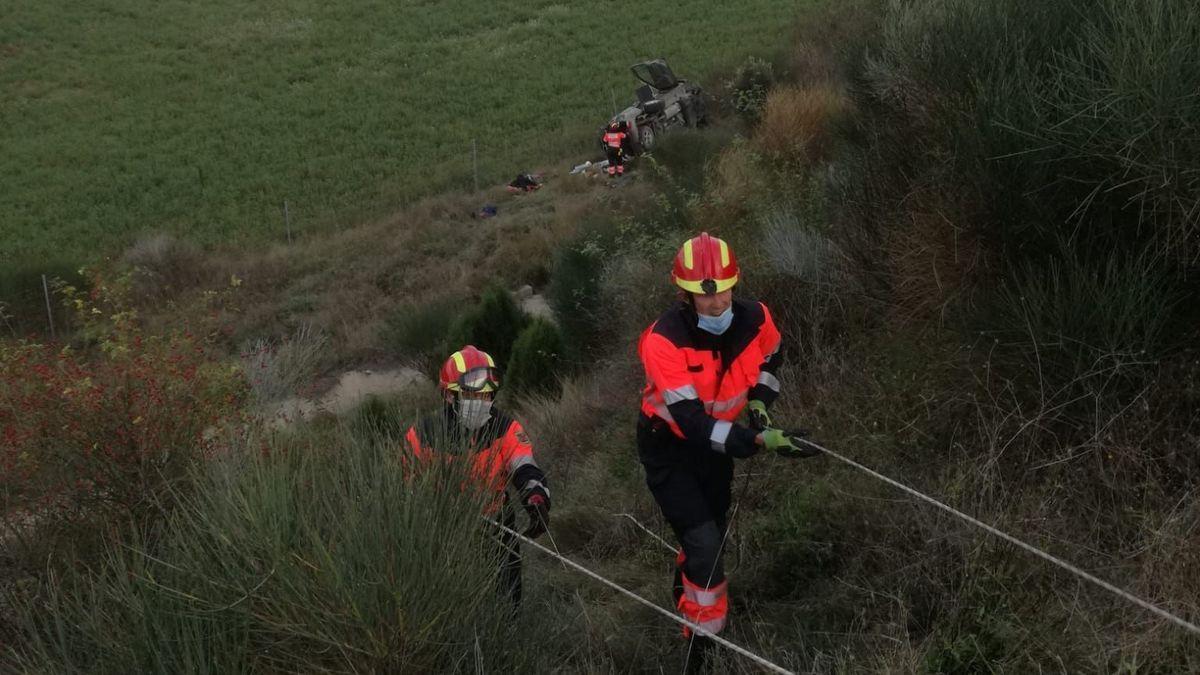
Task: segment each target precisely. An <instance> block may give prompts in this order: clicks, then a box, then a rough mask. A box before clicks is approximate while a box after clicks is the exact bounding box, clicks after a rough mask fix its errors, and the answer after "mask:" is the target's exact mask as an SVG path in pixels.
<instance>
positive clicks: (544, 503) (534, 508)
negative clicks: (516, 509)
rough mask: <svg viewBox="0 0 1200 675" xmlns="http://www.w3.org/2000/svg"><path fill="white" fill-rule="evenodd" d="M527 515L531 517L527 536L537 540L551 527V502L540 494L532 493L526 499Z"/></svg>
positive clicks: (526, 531) (526, 532)
mask: <svg viewBox="0 0 1200 675" xmlns="http://www.w3.org/2000/svg"><path fill="white" fill-rule="evenodd" d="M525 513H527V514H528V515H529V527H528V528H526V530H525V536H526V537H529V538H530V539H537V538H538V537H539V536H541V534H542V533H543V532H545V531H546V527H547V526H548V525H550V500H549V499H546V495H544V494H542V493H540V492H532V493H530V494H529V496H528V497H526V498H525Z"/></svg>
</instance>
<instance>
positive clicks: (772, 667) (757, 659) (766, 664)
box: [483, 517, 795, 675]
mask: <svg viewBox="0 0 1200 675" xmlns="http://www.w3.org/2000/svg"><path fill="white" fill-rule="evenodd" d="M483 520H484V521H485V522H488V523H491V524H492V525H495V526H496V527H498V528H500V529H501V530H503V531H505V532H507V533H509V534H511V535H512V536H514V537H516V538H517V539H520V540H521V541H523V542H525V543H526V544H529V545H530V546H532V547H534V548H535V549H537V550H539V551H541V552H542V553H545V554H546V555H548V556H551V557H554V558H558V559H559V560H560V561H561V562H562V563H563V564H564V565H567V566H569V567H571V569H573V570H575V571H576V572H579V573H580V574H583V575H585V576H588V577H591V578H592V579H594V580H596V581H599V582H600V583H602V584H604V585H605V586H608V587H609V588H611V589H613V590H614V591H617V592H618V593H621V594H622V595H625V596H626V597H628V598H630V599H631V600H635V601H637V602H639V603H641V604H643V605H645V606H646V607H649V608H650V609H653V610H654V611H656V612H658V613H659V614H662V615H663V616H665V617H667V618H668V619H670V620H672V621H674V622H676V623H678V624H681V625H684V626H687V627H688V628H690V629H691V630H692V633H693V634H696V633H702V634H704V635H706V636H708V637H709V639H711V640H712V641H713V642H715V643H717V644H719V645H721V646H722V647H725V648H727V649H729V650H731V651H734V652H736V653H738V654H740V655H742V656H744V657H746V658H747V659H749V660H751V661H753V662H754V663H757V664H758V665H760V666H762V667H763V668H764V669H766V670H769V671H771V672H773V673H782V675H795V673H793V672H792V671H790V670H788V669H786V668H784V667H782V666H779V665H776V664H774V663H772V662H770V661H768V660H766V659H765V658H763V657H761V656H759V655H758V654H755V653H754V652H751V651H749V650H747V649H745V648H744V647H739V646H738V645H735V644H734V643H732V642H730V641H728V640H726V639H725V638H722V637H720V636H718V635H714V634H712V633H709V632H708V631H706V630H704V629H703V628H701V627H700V626H699V625H697V624H694V623H692V622H691V621H688V620H687V619H684V618H683V617H680V616H676V615H675V614H673V613H671V612H669V611H667V610H665V609H663V608H662V607H659V606H658V605H656V604H654V603H653V602H650V601H649V600H647V599H645V598H643V597H642V596H640V595H638V594H637V593H634V592H633V591H631V590H629V589H627V588H625V587H623V586H619V585H617V584H616V583H614V582H612V581H609V580H608V579H605V578H604V577H602V576H600V575H599V574H596V573H595V572H593V571H591V570H589V569H588V568H586V567H584V566H583V565H580V564H579V563H577V562H575V561H574V560H571V559H570V558H568V557H566V556H564V555H561V554H559V553H555V552H554V551H551V550H550V549H548V548H546V547H545V546H542V545H541V544H539V543H537V542H536V541H534V540H532V539H530V538H529V537H526V536H525V535H523V534H521V533H519V532H517V531H515V530H513V529H512V528H509V527H506V526H504V525H502V524H500V523H497V522H496V521H494V520H491V519H489V518H486V517H484V518H483Z"/></svg>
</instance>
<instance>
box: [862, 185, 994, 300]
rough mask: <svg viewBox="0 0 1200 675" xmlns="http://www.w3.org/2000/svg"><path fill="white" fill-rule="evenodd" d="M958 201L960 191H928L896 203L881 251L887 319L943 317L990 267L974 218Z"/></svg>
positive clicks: (967, 208)
mask: <svg viewBox="0 0 1200 675" xmlns="http://www.w3.org/2000/svg"><path fill="white" fill-rule="evenodd" d="M964 201H966V199H964V197H963V196H962V193H961V192H960V193H958V194H953V195H952V194H951V193H950V191H948V190H944V189H937V188H934V189H931V190H928V191H927V192H926V193H925V194H916V195H913V196H912V197H911V198H910V199H909V200H908V202H907V203H906V204H904V205H902V207H901V208H902V209H903V210H902V211H901V213H900V214H899V215H898V216H897V218H896V220H895V221H894V224H893V226H892V227H891V228H889V231H888V233H887V235H886V239H885V241H884V242H883V247H882V248H883V252H884V259H885V260H886V263H885V264H886V267H887V270H888V274H889V276H890V279H891V286H892V288H891V290H892V293H891V299H892V306H891V307H892V309H891V312H890V315H891V318H892V319H893V320H895V321H897V322H899V323H910V322H921V321H925V320H928V319H935V320H939V321H940V320H942V319H944V318H945V314H946V311H947V309H948V308H949V307H951V306H952V305H953V304H954V303H955V302H956V301H959V300H961V299H963V298H964V297H965V296H966V295H968V294H969V293H970V291H971V290H972V288H973V286H974V285H975V284H976V283H978V282H979V281H980V280H981V279H982V278H985V277H986V275H987V274H988V271H989V269H991V267H992V262H991V260H990V259H989V255H988V253H987V248H986V247H985V246H984V242H983V241H982V240H981V238H980V235H979V234H978V232H979V223H978V217H977V216H976V215H975V214H974V213H973V212H972V209H971V208H970V207H969V206H966V205H964V204H963V202H964Z"/></svg>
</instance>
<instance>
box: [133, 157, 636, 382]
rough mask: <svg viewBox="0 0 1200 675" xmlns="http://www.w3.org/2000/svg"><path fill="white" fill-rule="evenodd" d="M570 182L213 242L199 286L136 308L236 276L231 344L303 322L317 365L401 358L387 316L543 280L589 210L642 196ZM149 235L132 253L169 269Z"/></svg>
mask: <svg viewBox="0 0 1200 675" xmlns="http://www.w3.org/2000/svg"><path fill="white" fill-rule="evenodd" d="M571 185H572V187H571V188H570V189H569V190H559V189H558V188H559V186H560V183H559V182H558V177H557V176H555V175H554V174H550V175H548V176H547V183H546V186H545V187H544V188H543V189H541V190H539V191H538V192H535V193H532V194H528V195H516V196H514V195H510V194H508V193H507V192H506V191H505V190H504V188H503V187H497V188H492V189H489V190H487V191H484V192H482V193H480V194H466V193H459V194H449V195H442V196H439V197H435V198H429V199H425V200H422V201H421V202H419V203H416V204H414V205H412V206H410V207H407V208H405V209H402V210H400V211H399V212H397V213H396V214H395V215H394V216H391V217H388V218H384V219H380V220H377V221H374V222H369V223H364V224H361V225H358V226H355V227H352V228H347V229H344V230H342V231H340V232H337V233H333V234H328V235H318V236H313V237H310V238H305V239H302V240H300V241H297V242H296V243H294V244H292V245H287V244H283V243H279V244H275V245H272V246H269V247H266V248H263V249H250V250H242V251H232V250H215V251H212V252H210V253H207V254H206V255H205V256H204V257H203V258H202V259H200V261H199V263H200V266H201V268H202V269H205V270H208V271H207V273H206V276H205V278H204V280H203V283H200V284H193V285H186V286H185V287H182V288H180V287H178V286H177V285H170V286H164V287H162V288H157V289H155V293H154V294H153V295H154V298H155V299H156V302H155V303H154V304H149V303H148V304H147V306H146V307H145V310H146V311H147V313H148V314H151V315H153V314H154V313H155V312H156V311H158V312H159V313H160V314H161V315H162V318H163V319H164V320H166V319H168V318H169V317H170V316H171V315H172V310H171V308H170V307H167V306H165V303H160V302H158V300H159V299H166V300H173V301H175V304H176V305H180V304H184V303H186V301H187V296H188V294H189V293H191V294H199V293H202V292H203V291H204V290H206V288H213V287H217V286H227V285H228V284H229V281H230V279H231V278H234V277H236V278H237V279H238V280H239V281H240V289H239V293H238V306H239V308H240V309H238V310H237V311H236V312H233V311H231V313H230V314H229V315H228V316H227V317H226V318H227V319H228V323H229V324H231V325H232V326H234V330H235V332H234V334H233V335H232V336H231V337H232V343H233V345H238V344H244V343H247V342H251V341H254V340H257V339H274V338H277V337H278V336H284V335H290V334H291V333H292V332H293V331H294V330H296V328H298V327H299V326H301V325H311V326H312V327H313V328H314V329H316V330H319V331H321V332H322V333H324V334H325V335H327V336H328V338H329V349H328V350H327V352H326V355H325V361H324V362H323V365H324V367H326V368H329V367H333V366H337V365H346V364H352V363H363V362H371V363H396V362H400V361H404V360H405V358H406V357H405V355H403V354H396V353H394V352H393V351H391V350H389V349H388V348H387V345H384V344H383V343H382V342H381V339H380V333H381V330H380V329H381V326H382V323H383V320H384V319H385V317H387V316H388V315H389V314H390V313H392V312H394V311H396V310H397V309H398V308H400V307H402V306H404V305H409V304H412V303H414V302H423V301H425V300H429V299H431V298H437V297H443V296H446V295H448V294H449V295H454V296H456V297H470V296H472V295H474V294H476V293H478V292H479V290H480V289H482V288H483V287H484V286H486V285H487V284H489V283H493V282H497V281H498V282H500V283H502V284H504V285H506V286H509V287H512V288H515V287H518V286H520V285H523V284H527V283H528V284H532V285H533V286H534V287H535V288H536V287H540V286H542V285H544V284H545V283H546V281H547V277H548V266H549V261H550V260H551V259H552V258H553V252H554V251H555V250H556V249H557V248H558V246H559V245H560V244H561V243H562V242H563V241H565V240H567V239H569V238H571V237H573V236H575V234H576V233H577V231H578V228H579V226H580V223H581V221H583V220H584V219H585V218H586V217H588V215H589V214H590V213H592V212H594V211H596V210H598V209H606V210H611V211H615V212H617V213H632V212H635V211H636V210H638V209H639V208H641V207H642V206H643V205H644V204H645V203H646V200H648V199H649V198H650V197H649V186H648V185H646V184H645V182H635V183H633V184H632V185H629V186H627V188H626V189H622V190H620V191H613V190H610V189H609V188H608V186H607V184H606V183H604V182H603V181H595V182H590V183H585V184H583V185H582V186H581V185H579V184H577V183H572V184H571ZM484 203H493V204H496V205H497V206H498V207H499V215H498V216H496V217H495V218H490V219H486V220H479V219H475V218H472V217H471V216H470V214H471V213H472V212H473V211H475V210H476V209H478V208H479V206H480V205H481V204H484ZM152 242H153V245H151V244H149V243H148V244H144V245H142V246H141V247H139V248H138V250H137V254H136V255H133V254H131V256H130V260H131V262H133V261H137V262H139V264H142V265H149V266H151V267H152V268H153V269H155V270H157V269H168V270H169V269H171V265H170V264H169V261H170V259H171V257H170V255H168V253H170V252H172V251H175V250H177V249H176V248H175V246H174V244H173V243H171V241H170V240H167V239H165V238H164V239H156V240H152ZM161 276H162V275H161V274H160V275H159V276H156V277H154V278H155V279H158V278H160V277H161ZM151 318H152V319H153V317H151Z"/></svg>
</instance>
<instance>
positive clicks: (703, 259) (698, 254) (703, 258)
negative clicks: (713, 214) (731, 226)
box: [671, 232, 738, 295]
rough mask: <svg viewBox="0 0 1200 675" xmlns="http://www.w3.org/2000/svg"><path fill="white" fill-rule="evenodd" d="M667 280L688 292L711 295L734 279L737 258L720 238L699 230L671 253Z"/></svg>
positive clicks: (736, 278)
mask: <svg viewBox="0 0 1200 675" xmlns="http://www.w3.org/2000/svg"><path fill="white" fill-rule="evenodd" d="M671 281H674V282H675V285H676V286H678V287H680V288H682V289H683V290H685V291H687V292H688V293H698V294H700V295H711V294H713V293H720V292H722V291H727V290H729V289H731V288H733V287H734V285H735V284H737V282H738V264H737V258H736V257H734V255H733V249H731V248H729V244H726V243H725V241H724V240H723V239H718V238H716V237H713V236H710V235H709V234H708V233H707V232H701V233H700V236H698V237H693V238H691V239H689V240H687V241H685V242H683V246H682V247H681V248H680V249H679V253H678V254H676V256H675V269H674V270H672V272H671Z"/></svg>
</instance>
